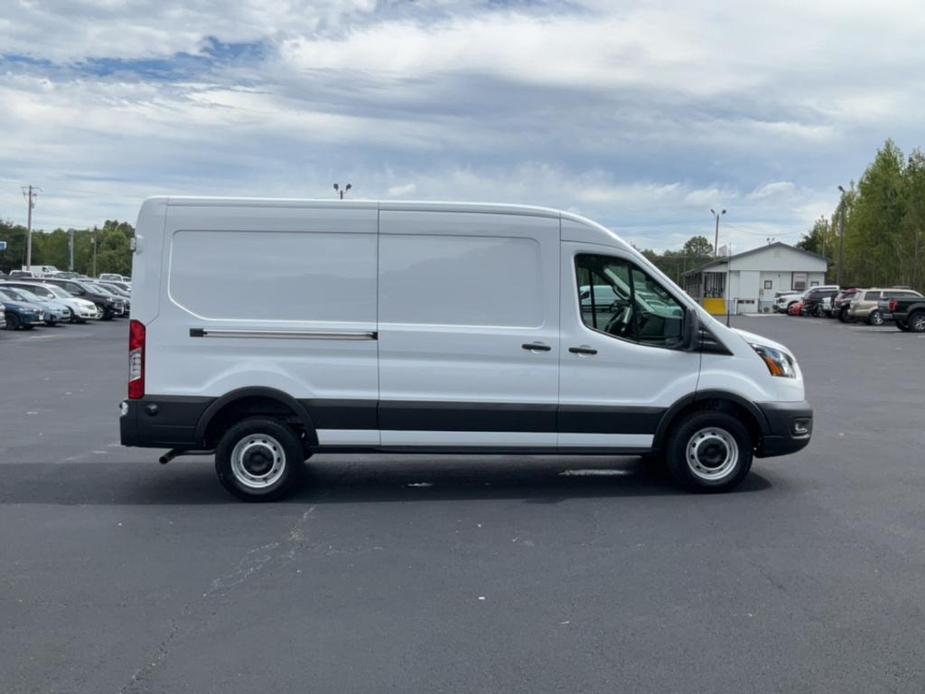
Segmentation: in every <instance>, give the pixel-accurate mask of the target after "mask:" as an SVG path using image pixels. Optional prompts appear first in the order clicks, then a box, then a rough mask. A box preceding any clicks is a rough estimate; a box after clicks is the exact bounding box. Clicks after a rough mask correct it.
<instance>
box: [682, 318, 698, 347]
mask: <svg viewBox="0 0 925 694" xmlns="http://www.w3.org/2000/svg"><path fill="white" fill-rule="evenodd" d="M683 330H684V341H683V342H682V343H681V347H682V349H684V351H686V352H696V351H697V350H699V349H700V316H698V315H697V311H694V310H689V311H687V312H686V313H685V315H684V328H683Z"/></svg>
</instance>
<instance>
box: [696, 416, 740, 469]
mask: <svg viewBox="0 0 925 694" xmlns="http://www.w3.org/2000/svg"><path fill="white" fill-rule="evenodd" d="M686 458H687V465H688V467H689V468H690V471H691V472H692V473H693V474H694V475H695V476H696V477H699V478H700V479H702V480H705V481H708V482H715V481H718V480H721V479H723V478H724V477H727V476H728V475H730V474H732V472H733V471H734V470H735V468H736V464H737V463H738V461H739V444H738V443H737V442H736V440H735V437H734V436H733V435H732V434H730V433H729V432H728V431H726V430H725V429H720V428H718V427H707V428H705V429H701V430H700V431H698V432H697V433H695V434H694V435H693V436H691V437H690V439H688V442H687V450H686Z"/></svg>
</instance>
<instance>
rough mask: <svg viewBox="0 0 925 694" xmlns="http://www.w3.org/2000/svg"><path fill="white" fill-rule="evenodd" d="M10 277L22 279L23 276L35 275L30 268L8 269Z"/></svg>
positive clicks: (30, 277)
mask: <svg viewBox="0 0 925 694" xmlns="http://www.w3.org/2000/svg"><path fill="white" fill-rule="evenodd" d="M10 277H11V278H12V279H22V278H24V277H25V278H28V279H32V278H33V277H35V275H34V274H32V272H31V271H30V270H10Z"/></svg>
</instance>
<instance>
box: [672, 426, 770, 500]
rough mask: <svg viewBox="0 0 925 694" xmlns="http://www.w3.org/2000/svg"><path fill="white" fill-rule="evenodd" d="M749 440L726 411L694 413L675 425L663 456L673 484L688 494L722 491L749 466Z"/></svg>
mask: <svg viewBox="0 0 925 694" xmlns="http://www.w3.org/2000/svg"><path fill="white" fill-rule="evenodd" d="M752 447H753V442H752V437H751V435H750V434H749V433H748V429H746V428H745V426H744V425H743V424H742V423H741V422H740V421H739V420H738V419H736V418H735V417H733V416H732V415H729V414H726V413H725V412H695V413H694V414H692V415H690V416H688V417H687V418H685V419H684V420H683V421H681V422H679V423H678V425H677V426H675V428H674V431H673V432H672V433H671V435H670V436H669V437H668V442H667V445H666V447H665V454H666V458H667V462H668V469H669V470H670V471H671V475H672V477H674V479H675V481H677V482H678V483H679V484H681V485H682V486H684V487H687V488H688V489H690V490H691V491H698V492H723V491H727V490H729V489H732V488H733V487H735V486H736V485H738V484H739V483H740V482H741V481H742V480H743V479H744V478H745V476H746V475H747V474H748V471H749V470H750V469H751V467H752V457H753V452H752Z"/></svg>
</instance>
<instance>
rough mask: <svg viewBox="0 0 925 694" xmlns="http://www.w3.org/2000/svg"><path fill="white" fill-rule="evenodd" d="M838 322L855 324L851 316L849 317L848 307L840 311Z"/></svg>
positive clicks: (843, 307)
mask: <svg viewBox="0 0 925 694" xmlns="http://www.w3.org/2000/svg"><path fill="white" fill-rule="evenodd" d="M838 320H840V321H841V322H842V323H853V322H854V319H852V318H851V316H849V315H848V307H847V306H842V307H841V308H840V309H839V311H838Z"/></svg>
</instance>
